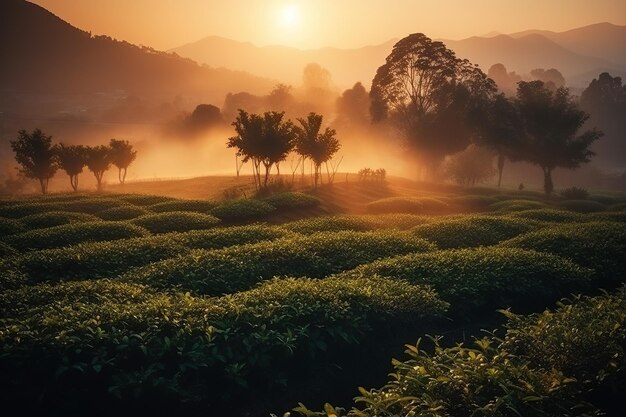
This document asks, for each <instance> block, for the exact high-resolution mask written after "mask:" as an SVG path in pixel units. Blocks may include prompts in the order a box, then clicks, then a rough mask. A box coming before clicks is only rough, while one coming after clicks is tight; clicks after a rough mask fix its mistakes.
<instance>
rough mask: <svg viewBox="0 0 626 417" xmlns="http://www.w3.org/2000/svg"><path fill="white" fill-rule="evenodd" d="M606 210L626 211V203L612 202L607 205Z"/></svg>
mask: <svg viewBox="0 0 626 417" xmlns="http://www.w3.org/2000/svg"><path fill="white" fill-rule="evenodd" d="M607 211H626V203H617V204H612V205H610V206H609V207H607Z"/></svg>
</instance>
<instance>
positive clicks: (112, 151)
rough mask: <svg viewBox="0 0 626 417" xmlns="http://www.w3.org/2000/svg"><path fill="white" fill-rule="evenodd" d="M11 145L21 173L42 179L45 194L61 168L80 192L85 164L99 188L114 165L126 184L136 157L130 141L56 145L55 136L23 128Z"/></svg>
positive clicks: (73, 186)
mask: <svg viewBox="0 0 626 417" xmlns="http://www.w3.org/2000/svg"><path fill="white" fill-rule="evenodd" d="M11 148H12V149H13V152H15V160H16V161H17V163H18V164H19V165H20V173H21V174H22V175H24V176H25V177H26V178H33V179H37V180H39V184H40V186H41V192H42V193H43V194H47V193H48V182H49V181H50V178H52V177H53V176H54V175H55V174H56V172H57V170H59V169H61V170H63V171H65V173H66V174H67V175H68V176H69V178H70V185H71V186H72V189H73V190H74V191H78V175H79V174H81V173H82V172H83V168H85V167H87V169H88V170H89V171H91V172H92V173H93V174H94V176H95V178H96V182H97V189H98V191H100V190H102V177H103V176H104V173H105V172H106V171H107V170H108V169H109V168H110V167H111V165H114V166H116V167H117V168H118V179H119V182H120V184H124V181H125V180H126V172H127V169H128V167H129V166H130V164H131V163H132V162H133V161H134V160H135V158H136V157H137V151H135V150H133V146H132V145H131V144H130V143H129V142H128V141H127V140H118V139H111V141H110V142H109V145H108V146H107V145H99V146H83V145H64V144H63V143H58V144H53V143H52V136H48V135H46V134H44V133H43V132H42V131H41V130H40V129H35V130H34V131H33V132H32V133H28V132H27V131H26V130H20V131H19V132H18V138H17V139H16V140H13V141H11Z"/></svg>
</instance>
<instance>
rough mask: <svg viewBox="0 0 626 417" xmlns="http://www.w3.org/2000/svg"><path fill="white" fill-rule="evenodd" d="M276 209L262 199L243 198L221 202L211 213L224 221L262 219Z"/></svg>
mask: <svg viewBox="0 0 626 417" xmlns="http://www.w3.org/2000/svg"><path fill="white" fill-rule="evenodd" d="M274 211H276V208H275V207H274V206H272V205H271V204H269V203H266V202H265V201H261V200H254V199H249V198H242V199H239V200H229V201H225V202H223V203H221V204H220V205H218V206H217V207H215V208H214V209H213V210H211V214H212V215H214V216H215V217H217V218H219V219H221V220H224V221H244V220H255V219H260V218H263V217H265V216H267V215H268V214H270V213H272V212H274Z"/></svg>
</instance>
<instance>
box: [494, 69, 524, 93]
mask: <svg viewBox="0 0 626 417" xmlns="http://www.w3.org/2000/svg"><path fill="white" fill-rule="evenodd" d="M487 76H488V77H489V78H491V79H492V80H493V81H495V83H496V85H497V86H498V89H499V90H500V91H502V92H503V93H504V94H506V95H507V96H514V95H515V91H517V83H518V82H520V81H522V77H521V76H519V75H518V74H516V73H515V71H511V72H507V69H506V67H505V66H504V65H503V64H494V65H492V66H491V67H490V68H489V71H487Z"/></svg>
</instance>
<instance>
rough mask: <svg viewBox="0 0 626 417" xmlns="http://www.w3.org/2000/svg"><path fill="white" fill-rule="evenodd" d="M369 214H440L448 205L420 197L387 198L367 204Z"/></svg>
mask: <svg viewBox="0 0 626 417" xmlns="http://www.w3.org/2000/svg"><path fill="white" fill-rule="evenodd" d="M366 209H367V211H368V212H369V213H374V214H380V213H412V214H429V213H441V212H445V211H447V210H448V203H446V202H445V201H443V200H441V199H436V198H429V197H422V198H410V197H389V198H383V199H381V200H376V201H372V202H371V203H368V204H367V206H366Z"/></svg>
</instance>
